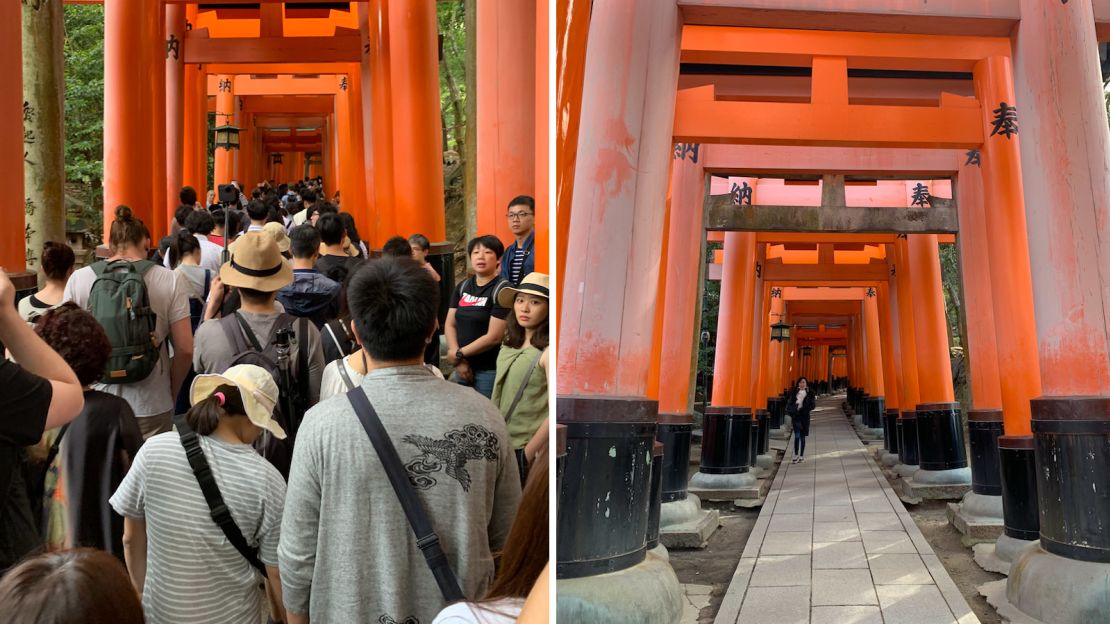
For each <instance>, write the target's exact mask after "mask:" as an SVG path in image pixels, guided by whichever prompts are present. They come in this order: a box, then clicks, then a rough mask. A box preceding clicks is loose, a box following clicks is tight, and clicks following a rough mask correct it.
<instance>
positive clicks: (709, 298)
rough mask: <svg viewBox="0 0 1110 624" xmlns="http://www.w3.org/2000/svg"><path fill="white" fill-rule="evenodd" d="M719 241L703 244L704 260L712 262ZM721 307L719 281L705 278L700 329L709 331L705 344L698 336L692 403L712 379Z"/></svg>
mask: <svg viewBox="0 0 1110 624" xmlns="http://www.w3.org/2000/svg"><path fill="white" fill-rule="evenodd" d="M723 247H724V246H723V245H722V244H721V243H707V244H706V245H705V262H706V263H712V262H713V252H715V251H717V250H718V249H722V248H723ZM720 308H721V282H720V281H719V280H709V279H707V280H705V294H704V296H703V298H702V308H701V330H700V332H699V335H700V334H701V333H702V332H709V336H710V340H709V344H708V345H706V344H704V343H703V342H702V341H701V338H700V337H699V338H698V375H697V382H698V383H697V387H696V388H695V389H694V404H695V405H700V404H701V403H702V402H703V401H705V398H706V397H705V392H706V388H705V385H706V380H709V379H712V376H713V362H714V359H715V358H716V357H717V317H718V315H719V313H720Z"/></svg>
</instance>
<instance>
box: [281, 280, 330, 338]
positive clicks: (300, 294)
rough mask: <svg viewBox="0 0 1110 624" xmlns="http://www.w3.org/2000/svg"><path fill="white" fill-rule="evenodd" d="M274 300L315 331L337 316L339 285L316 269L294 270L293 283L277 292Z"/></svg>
mask: <svg viewBox="0 0 1110 624" xmlns="http://www.w3.org/2000/svg"><path fill="white" fill-rule="evenodd" d="M277 300H278V301H280V302H281V305H282V306H284V307H285V311H286V312H288V313H289V314H292V315H293V316H299V317H304V318H307V319H309V320H311V321H312V322H313V323H315V324H316V328H317V329H319V328H321V327H323V325H324V323H326V322H327V321H328V320H330V319H333V318H335V317H336V316H338V314H339V282H336V281H335V280H332V279H329V278H327V277H325V276H324V275H322V274H321V273H320V272H319V271H317V270H316V269H294V270H293V283H292V284H290V285H288V286H286V287H285V288H282V289H281V290H279V291H278V296H277Z"/></svg>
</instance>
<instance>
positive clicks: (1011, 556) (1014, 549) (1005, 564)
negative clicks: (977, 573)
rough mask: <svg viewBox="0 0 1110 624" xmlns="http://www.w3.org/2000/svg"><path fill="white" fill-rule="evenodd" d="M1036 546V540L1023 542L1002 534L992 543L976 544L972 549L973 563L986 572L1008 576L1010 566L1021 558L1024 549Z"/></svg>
mask: <svg viewBox="0 0 1110 624" xmlns="http://www.w3.org/2000/svg"><path fill="white" fill-rule="evenodd" d="M1036 544H1038V542H1037V540H1023V539H1017V538H1015V537H1010V536H1009V535H1006V534H1005V533H1003V534H1002V535H999V536H998V539H997V540H996V541H994V542H989V543H982V544H976V545H975V546H973V547H972V550H973V551H974V552H975V563H977V564H979V567H980V568H983V569H984V570H986V571H987V572H997V573H998V574H1006V575H1009V574H1010V565H1012V564H1013V562H1014V561H1016V560H1017V558H1018V557H1020V556H1021V552H1022V551H1023V550H1025V549H1026V548H1032V547H1034V546H1035V545H1036Z"/></svg>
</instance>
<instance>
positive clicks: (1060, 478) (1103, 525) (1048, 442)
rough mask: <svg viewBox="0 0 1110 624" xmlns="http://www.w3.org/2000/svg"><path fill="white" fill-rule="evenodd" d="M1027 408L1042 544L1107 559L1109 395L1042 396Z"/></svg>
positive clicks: (1093, 558)
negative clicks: (1035, 467) (1029, 415)
mask: <svg viewBox="0 0 1110 624" xmlns="http://www.w3.org/2000/svg"><path fill="white" fill-rule="evenodd" d="M1031 407H1032V412H1033V422H1032V425H1033V436H1034V444H1035V453H1036V461H1037V496H1038V498H1039V503H1040V513H1041V547H1042V548H1044V549H1045V550H1047V551H1048V552H1050V553H1053V554H1056V555H1060V556H1061V557H1067V558H1069V559H1078V560H1080V561H1093V562H1097V563H1110V531H1108V530H1107V527H1110V492H1107V491H1106V489H1107V486H1108V484H1110V398H1106V397H1041V398H1037V399H1033V401H1032V402H1031ZM1100 489H1101V491H1100Z"/></svg>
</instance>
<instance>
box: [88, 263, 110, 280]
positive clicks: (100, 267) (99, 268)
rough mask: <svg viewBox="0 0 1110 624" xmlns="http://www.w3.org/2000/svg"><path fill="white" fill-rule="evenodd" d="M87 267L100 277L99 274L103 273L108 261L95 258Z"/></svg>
mask: <svg viewBox="0 0 1110 624" xmlns="http://www.w3.org/2000/svg"><path fill="white" fill-rule="evenodd" d="M89 268H90V269H92V271H93V274H94V275H96V276H97V277H100V276H101V275H104V271H105V270H106V269H107V268H108V261H107V260H97V261H96V262H94V263H92V264H90V265H89Z"/></svg>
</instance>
